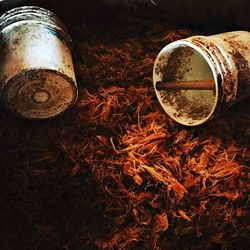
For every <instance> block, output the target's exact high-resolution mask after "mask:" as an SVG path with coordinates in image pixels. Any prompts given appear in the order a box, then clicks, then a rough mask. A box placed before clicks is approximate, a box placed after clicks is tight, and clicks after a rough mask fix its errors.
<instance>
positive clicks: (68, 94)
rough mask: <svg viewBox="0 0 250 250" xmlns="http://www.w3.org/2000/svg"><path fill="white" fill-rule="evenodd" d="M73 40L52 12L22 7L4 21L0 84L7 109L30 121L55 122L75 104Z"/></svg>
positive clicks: (1, 23) (0, 22) (0, 23)
mask: <svg viewBox="0 0 250 250" xmlns="http://www.w3.org/2000/svg"><path fill="white" fill-rule="evenodd" d="M70 43H71V38H70V35H69V33H68V31H67V28H66V27H65V25H64V24H63V23H62V21H61V20H60V19H59V18H58V17H57V16H56V15H55V14H54V13H52V12H50V11H48V10H46V9H43V8H40V7H36V6H23V7H18V8H14V9H12V10H10V11H7V12H6V13H5V14H3V15H2V16H1V17H0V83H1V100H2V104H3V106H4V107H5V108H7V109H8V110H9V111H10V112H11V113H14V114H15V115H17V116H19V117H22V118H26V119H46V118H51V117H54V116H57V115H59V114H61V113H62V112H63V111H65V110H66V109H68V108H69V107H70V106H72V105H73V104H74V103H75V102H76V99H77V86H76V79H75V73H74V68H73V62H72V56H71V51H70Z"/></svg>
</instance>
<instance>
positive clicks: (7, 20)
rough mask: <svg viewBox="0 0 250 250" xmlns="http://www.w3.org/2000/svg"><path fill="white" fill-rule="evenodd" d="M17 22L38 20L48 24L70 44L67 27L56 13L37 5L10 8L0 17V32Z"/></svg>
mask: <svg viewBox="0 0 250 250" xmlns="http://www.w3.org/2000/svg"><path fill="white" fill-rule="evenodd" d="M17 22H38V23H40V24H43V25H45V26H47V27H48V26H49V27H51V28H52V29H53V30H56V31H57V32H58V33H60V34H61V36H62V37H63V38H64V39H65V41H66V43H67V44H71V37H70V35H69V32H68V30H67V27H66V26H65V25H64V23H63V22H62V21H61V20H60V18H59V17H58V16H57V15H56V14H54V13H53V12H51V11H49V10H47V9H44V8H41V7H38V6H22V7H17V8H14V9H11V10H9V11H7V12H5V13H4V14H3V15H2V16H1V17H0V32H2V31H3V30H4V29H5V28H7V27H8V26H10V25H12V24H14V23H17Z"/></svg>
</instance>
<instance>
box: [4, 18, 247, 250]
mask: <svg viewBox="0 0 250 250" xmlns="http://www.w3.org/2000/svg"><path fill="white" fill-rule="evenodd" d="M71 32H72V33H73V40H74V52H73V53H74V59H75V68H76V74H77V78H78V84H79V100H78V103H77V105H76V106H75V107H74V108H73V109H71V110H69V111H68V112H66V113H65V114H63V115H62V116H60V117H58V118H56V119H53V120H50V121H44V122H26V121H21V120H18V119H15V118H13V117H12V116H11V115H9V114H8V113H7V112H6V111H4V110H3V109H2V108H1V109H0V123H1V128H0V146H1V148H0V232H1V233H0V249H3V250H5V249H6V250H7V249H10V250H12V249H46V250H47V249H48V250H50V249H51V250H52V249H64V250H74V249H89V250H92V249H93V250H94V249H105V250H108V249H131V250H136V249H145V250H147V249H159V250H165V249H249V226H248V219H249V217H248V213H247V209H248V202H249V194H248V188H249V182H248V175H249V171H248V170H249V165H250V152H249V142H250V119H249V118H250V113H249V108H250V103H249V101H245V102H243V103H241V104H239V105H237V106H235V107H233V108H232V109H231V110H230V111H228V112H227V113H225V114H224V115H223V116H221V117H218V118H217V119H214V120H213V121H211V122H210V123H207V124H206V125H204V126H202V127H199V128H192V129H190V128H185V127H182V126H180V125H177V124H176V123H174V122H173V121H172V120H170V119H169V118H168V117H167V116H166V115H165V113H164V112H163V111H162V109H161V107H160V106H159V103H158V101H157V100H156V98H155V95H154V91H153V88H152V81H151V75H152V66H153V61H154V59H155V57H156V55H157V53H158V52H159V50H160V49H161V48H162V47H163V46H164V45H165V44H167V43H169V42H172V41H174V40H177V39H180V38H183V37H187V36H190V35H192V34H202V33H203V32H204V31H201V30H188V29H180V28H175V27H169V26H167V25H161V24H159V23H157V21H152V19H149V18H147V17H143V16H140V17H138V16H135V15H124V17H123V18H120V19H119V18H118V20H116V21H114V22H113V23H112V24H110V23H107V24H105V23H103V22H100V23H99V24H89V25H87V26H86V25H82V26H79V27H75V28H74V29H72V31H71ZM209 32H211V33H212V32H214V30H212V29H210V31H209Z"/></svg>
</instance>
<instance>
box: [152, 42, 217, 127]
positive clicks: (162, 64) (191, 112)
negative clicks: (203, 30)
mask: <svg viewBox="0 0 250 250" xmlns="http://www.w3.org/2000/svg"><path fill="white" fill-rule="evenodd" d="M153 78H154V79H153V80H154V86H155V91H156V95H157V97H158V99H159V101H160V103H161V105H162V107H163V108H164V110H165V112H166V113H167V114H168V115H169V116H170V117H172V118H173V119H174V120H175V121H177V122H178V123H180V124H183V125H188V126H196V125H200V124H202V123H204V122H205V121H207V120H208V119H209V118H210V117H211V116H212V114H213V112H214V110H215V107H216V104H217V96H218V94H217V92H218V90H217V80H216V77H215V73H214V72H213V68H212V66H211V64H210V62H209V59H208V58H207V56H206V54H205V53H203V52H202V51H201V50H200V49H199V48H197V47H195V46H194V45H192V44H189V43H187V42H185V41H177V42H174V43H171V44H169V45H168V46H166V47H165V48H164V49H163V50H162V51H161V52H160V54H159V55H158V57H157V59H156V61H155V66H154V75H153ZM211 79H213V80H214V84H215V86H214V89H213V90H200V89H194V90H179V89H178V90H174V89H168V90H157V89H156V82H158V81H164V82H173V81H176V82H181V81H184V82H185V81H187V82H192V81H203V80H211Z"/></svg>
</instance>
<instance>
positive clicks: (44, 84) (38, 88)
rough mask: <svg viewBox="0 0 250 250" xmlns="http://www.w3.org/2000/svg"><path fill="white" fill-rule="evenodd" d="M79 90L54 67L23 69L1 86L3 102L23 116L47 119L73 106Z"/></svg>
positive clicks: (9, 108) (32, 118) (8, 108)
mask: <svg viewBox="0 0 250 250" xmlns="http://www.w3.org/2000/svg"><path fill="white" fill-rule="evenodd" d="M77 96H78V91H77V88H76V85H75V82H74V80H73V79H71V78H70V77H68V76H67V75H65V74H63V73H61V72H60V71H57V70H51V69H40V68H39V69H31V70H24V71H22V72H21V73H19V74H18V75H15V76H14V77H13V78H12V79H9V80H8V82H7V83H6V84H5V85H4V86H3V91H2V96H1V99H2V103H3V106H4V107H5V108H6V109H7V110H9V111H10V112H11V113H13V114H15V115H16V116H17V117H20V118H23V119H26V120H34V119H36V120H39V119H40V120H41V119H50V118H53V117H56V116H58V115H60V114H61V113H62V112H64V111H66V110H67V109H68V108H70V107H71V106H73V105H74V104H75V102H76V100H77Z"/></svg>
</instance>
